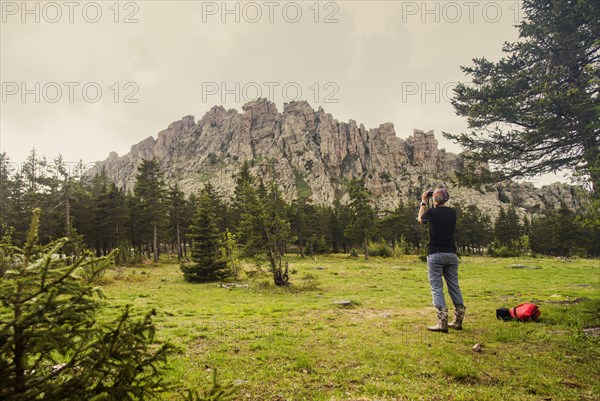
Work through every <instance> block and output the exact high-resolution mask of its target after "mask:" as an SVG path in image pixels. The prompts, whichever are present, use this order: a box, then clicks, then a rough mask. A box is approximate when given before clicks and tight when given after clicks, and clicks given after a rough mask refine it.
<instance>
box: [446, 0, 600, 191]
mask: <svg viewBox="0 0 600 401" xmlns="http://www.w3.org/2000/svg"><path fill="white" fill-rule="evenodd" d="M522 9H523V11H524V13H525V18H524V19H523V20H522V22H521V23H520V24H519V25H518V28H519V36H520V40H519V41H517V42H514V43H506V44H505V45H504V47H503V49H502V50H503V52H504V53H506V57H504V58H502V59H501V60H499V61H498V62H491V61H488V60H486V59H485V58H480V59H474V60H473V62H474V65H473V66H471V67H463V68H462V69H463V71H464V72H465V73H467V74H469V75H470V76H471V78H472V79H471V80H472V83H471V84H462V83H461V84H459V85H458V86H457V87H456V89H455V93H456V96H455V98H454V99H453V101H452V105H453V106H454V108H455V110H456V113H457V114H458V115H461V116H464V117H466V118H467V120H468V124H469V128H472V129H473V130H474V131H473V132H471V133H468V134H466V133H464V134H460V135H449V134H444V135H445V136H446V137H448V138H450V139H453V140H455V141H457V142H458V143H459V144H460V145H461V146H462V147H463V148H465V149H467V150H470V151H472V152H470V153H468V155H469V157H470V158H471V159H474V160H476V161H482V162H485V163H491V164H492V165H495V166H498V168H497V169H495V170H494V171H485V170H484V171H483V173H482V174H481V173H478V172H476V171H473V170H470V169H468V170H466V171H465V173H464V174H462V175H461V178H462V179H463V180H464V181H466V182H467V183H475V182H498V181H501V180H505V179H507V178H515V177H530V176H535V175H538V174H543V173H547V172H555V171H558V170H560V169H576V170H578V171H580V172H582V173H584V174H585V175H586V176H587V177H588V178H589V183H590V184H591V187H592V192H594V193H595V196H596V198H598V197H600V195H599V191H600V142H599V138H600V137H599V129H600V123H599V121H600V119H599V113H598V76H599V74H600V67H599V66H600V63H599V57H600V56H599V55H598V54H599V53H598V50H599V45H598V43H600V24H599V23H598V21H599V20H600V2H598V1H595V0H582V1H572V0H553V1H548V0H524V1H523V7H522ZM471 165H472V166H474V167H476V165H475V164H474V163H473V164H471Z"/></svg>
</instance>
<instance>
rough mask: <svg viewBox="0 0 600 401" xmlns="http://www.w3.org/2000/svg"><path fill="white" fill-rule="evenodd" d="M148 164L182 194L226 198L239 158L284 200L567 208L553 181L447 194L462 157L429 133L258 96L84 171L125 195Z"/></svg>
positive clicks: (187, 120) (171, 128) (216, 109)
mask: <svg viewBox="0 0 600 401" xmlns="http://www.w3.org/2000/svg"><path fill="white" fill-rule="evenodd" d="M152 158H156V159H157V160H158V161H159V164H160V166H161V168H162V169H163V171H164V173H165V178H166V181H167V182H168V183H174V182H177V183H178V184H179V186H180V187H181V188H182V189H183V190H184V191H185V192H187V193H191V192H196V191H198V190H199V189H201V188H202V187H203V186H204V185H205V184H206V183H207V182H211V183H212V184H213V185H214V186H215V187H216V188H217V189H218V190H220V191H221V192H222V194H223V195H231V194H232V193H233V189H234V186H235V178H234V177H235V174H237V172H238V171H239V168H240V166H241V164H242V163H243V162H244V161H246V160H248V161H250V162H251V166H252V171H253V173H255V174H257V175H260V176H262V177H263V178H264V179H275V180H276V181H277V183H278V185H279V187H280V189H281V190H282V191H283V193H284V195H285V196H286V197H287V198H288V199H293V198H295V197H297V196H299V195H306V196H310V197H311V198H312V200H313V201H314V202H315V203H320V204H331V203H332V202H333V201H334V200H335V199H340V200H341V201H345V200H346V199H347V183H348V181H349V180H350V179H351V178H353V177H364V178H365V181H366V186H367V188H368V189H369V190H370V191H371V193H372V194H373V196H374V199H375V203H376V205H377V206H378V207H379V208H380V209H390V208H393V207H395V206H396V205H397V204H398V202H399V200H400V199H404V200H405V201H410V202H418V195H419V194H420V193H421V191H422V190H424V189H425V188H427V187H429V186H432V185H446V186H448V187H450V189H451V191H452V193H453V197H452V199H453V200H460V201H462V202H464V203H477V204H478V205H479V206H482V205H483V207H484V208H485V209H486V210H488V211H489V212H490V213H491V214H496V213H497V212H498V210H499V208H500V207H501V206H502V205H504V203H503V202H507V201H509V202H510V201H512V202H514V203H515V204H516V205H517V206H520V207H522V208H523V210H527V211H530V212H535V211H536V210H542V209H543V208H547V207H555V206H556V202H558V199H559V198H562V199H563V200H564V199H566V200H567V201H568V202H571V203H572V204H575V203H576V202H577V201H576V197H568V196H567V193H570V192H569V190H568V189H565V188H568V187H566V186H561V185H558V186H553V187H550V188H547V189H536V188H533V187H529V186H527V185H525V184H511V185H510V186H505V187H501V186H497V187H493V188H487V190H483V191H481V192H478V191H473V190H466V189H458V188H452V186H451V182H452V179H453V177H454V174H455V173H456V172H459V171H461V170H462V168H463V166H464V160H463V159H462V157H461V156H460V155H456V154H453V153H449V152H446V151H444V150H443V149H439V148H438V141H437V139H436V138H435V135H434V133H433V131H421V130H418V129H415V130H414V131H413V133H412V135H410V136H408V138H406V140H404V139H401V138H398V137H397V136H396V131H395V129H394V125H393V124H392V123H391V122H386V123H382V124H380V125H379V126H378V127H377V128H371V129H366V128H365V127H364V125H363V124H358V123H357V122H356V121H355V120H353V119H350V120H349V121H348V122H339V121H338V120H336V119H334V117H333V116H332V115H331V114H329V113H326V112H325V110H324V109H323V108H322V107H319V108H318V110H317V111H315V110H314V109H313V108H312V107H311V106H310V104H309V103H308V102H307V101H291V102H289V103H284V105H283V111H282V112H281V113H280V112H279V111H278V110H277V107H276V105H275V104H274V103H273V102H270V101H269V100H267V99H264V98H261V99H256V100H254V101H251V102H248V103H246V104H245V105H243V107H242V113H238V111H237V110H235V109H229V110H225V108H224V107H223V106H213V107H212V108H210V110H208V111H207V112H206V113H205V114H204V115H203V116H202V118H200V120H198V121H196V120H195V118H194V116H191V115H188V116H185V117H183V118H182V119H181V120H178V121H175V122H173V123H171V124H169V125H168V127H167V128H166V129H164V130H162V131H160V132H159V133H158V137H157V139H154V138H153V137H148V138H146V139H144V140H143V141H141V142H140V143H138V144H137V145H133V146H132V147H131V151H130V152H129V153H128V154H126V155H123V156H118V155H117V154H116V153H114V152H111V154H110V155H109V157H108V158H107V159H106V160H104V161H102V162H98V163H97V165H96V168H95V169H93V171H99V169H100V168H104V169H105V170H106V171H107V174H108V176H109V177H110V178H111V179H112V180H113V181H114V182H115V183H116V184H117V185H118V186H119V187H122V188H125V189H127V190H132V189H133V187H134V185H135V175H136V171H137V165H138V164H139V163H140V162H141V160H142V159H152ZM502 188H503V189H502ZM565 191H566V192H565Z"/></svg>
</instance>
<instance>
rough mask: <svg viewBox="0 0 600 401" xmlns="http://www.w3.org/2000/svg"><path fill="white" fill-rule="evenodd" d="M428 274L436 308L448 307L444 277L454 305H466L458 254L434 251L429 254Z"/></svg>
mask: <svg viewBox="0 0 600 401" xmlns="http://www.w3.org/2000/svg"><path fill="white" fill-rule="evenodd" d="M427 275H428V276H429V285H430V286H431V297H432V298H433V305H434V306H435V307H436V308H445V307H446V299H445V298H444V284H443V282H442V277H444V279H445V280H446V285H447V286H448V293H449V294H450V298H452V303H453V304H454V306H464V302H463V297H462V293H461V292H460V287H459V285H458V256H456V254H455V253H433V254H431V255H429V256H427Z"/></svg>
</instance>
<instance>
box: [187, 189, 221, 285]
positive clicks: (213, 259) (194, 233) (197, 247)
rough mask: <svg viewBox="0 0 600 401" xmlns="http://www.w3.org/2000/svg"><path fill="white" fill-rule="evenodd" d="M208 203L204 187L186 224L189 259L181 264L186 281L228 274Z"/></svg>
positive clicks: (203, 279) (209, 201)
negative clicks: (189, 250)
mask: <svg viewBox="0 0 600 401" xmlns="http://www.w3.org/2000/svg"><path fill="white" fill-rule="evenodd" d="M211 203H212V200H211V196H210V193H209V191H207V190H206V188H205V189H204V190H203V191H202V193H201V194H200V198H199V202H198V209H197V210H196V214H195V216H194V221H193V223H192V225H191V226H190V233H189V237H190V238H191V240H192V262H193V263H192V264H182V265H181V270H182V271H183V274H184V277H185V279H186V281H190V282H208V281H216V280H221V279H223V278H225V277H227V276H228V275H230V274H231V269H230V268H229V266H228V264H227V259H226V255H225V254H224V251H223V238H222V236H221V233H220V232H219V229H218V227H217V223H216V217H215V214H214V212H213V210H212V204H211Z"/></svg>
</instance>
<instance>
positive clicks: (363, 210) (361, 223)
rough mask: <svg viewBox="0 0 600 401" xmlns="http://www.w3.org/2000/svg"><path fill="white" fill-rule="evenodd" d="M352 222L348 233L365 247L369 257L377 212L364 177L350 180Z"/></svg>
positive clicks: (347, 230) (366, 255) (366, 256)
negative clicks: (371, 202)
mask: <svg viewBox="0 0 600 401" xmlns="http://www.w3.org/2000/svg"><path fill="white" fill-rule="evenodd" d="M349 194H350V203H349V205H348V206H349V208H350V212H351V214H350V222H349V224H348V226H347V227H346V235H348V237H350V238H351V239H353V240H354V241H355V242H357V243H358V244H360V245H361V246H362V247H363V250H364V253H365V259H369V240H370V239H371V237H372V236H373V231H374V229H375V218H376V214H375V212H374V211H373V208H372V207H371V205H370V204H369V196H370V195H369V192H368V191H367V189H366V188H365V181H364V179H360V180H358V179H353V180H352V181H351V182H350V188H349Z"/></svg>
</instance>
